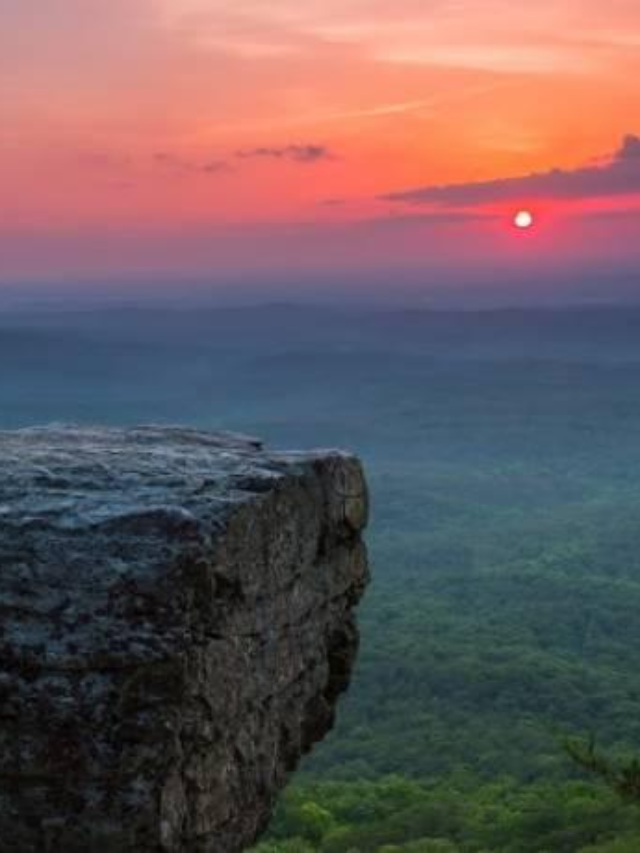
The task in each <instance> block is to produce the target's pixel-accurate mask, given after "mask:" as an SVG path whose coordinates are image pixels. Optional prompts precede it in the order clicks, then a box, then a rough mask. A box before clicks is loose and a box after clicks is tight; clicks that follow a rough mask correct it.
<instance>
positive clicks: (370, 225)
mask: <svg viewBox="0 0 640 853" xmlns="http://www.w3.org/2000/svg"><path fill="white" fill-rule="evenodd" d="M639 68H640V4H639V3H638V0H607V3H602V2H601V0H536V2H535V3H534V2H532V3H529V4H527V3H526V2H517V3H516V2H513V0H233V2H229V0H109V2H108V3H105V2H104V0H46V2H43V0H0V280H9V279H20V278H29V277H33V278H45V277H51V278H64V277H66V276H77V275H82V276H95V277H101V276H107V275H126V274H133V273H136V274H143V273H144V274H153V273H154V272H159V271H162V272H164V273H169V274H172V273H173V274H176V275H177V274H185V275H187V274H189V275H193V274H205V275H209V274H211V275H214V274H224V273H226V272H229V271H233V272H239V271H243V270H248V271H253V272H259V271H262V270H265V271H278V270H287V271H289V272H292V271H293V272H294V273H295V272H297V271H310V272H313V273H314V274H317V273H322V271H323V270H325V269H327V270H328V269H332V270H336V269H340V270H346V271H349V270H359V271H363V270H364V271H366V270H367V269H372V270H375V269H380V268H389V269H392V268H395V267H397V268H412V269H416V270H424V272H425V274H427V273H430V274H432V275H437V274H438V273H439V271H442V270H458V271H459V272H460V273H461V274H464V275H468V274H471V273H474V274H480V273H481V274H482V275H489V274H490V273H491V270H492V269H499V268H507V269H515V270H524V271H526V270H535V269H537V268H539V267H544V268H550V269H553V268H555V267H556V266H557V267H558V268H572V267H573V268H576V269H579V268H590V267H592V266H593V264H595V263H599V264H606V265H612V266H616V267H617V266H619V267H621V268H628V267H629V266H633V265H634V264H637V263H638V262H639V261H640V248H639V246H640V241H639V240H638V239H637V234H638V233H639V230H638V229H639V227H640V74H639V73H638V69H639ZM519 208H526V209H531V210H532V212H533V213H534V215H535V217H536V227H535V228H533V229H531V230H530V231H529V232H526V233H520V232H518V231H517V230H516V229H514V228H513V226H512V216H513V213H514V211H516V210H518V209H519Z"/></svg>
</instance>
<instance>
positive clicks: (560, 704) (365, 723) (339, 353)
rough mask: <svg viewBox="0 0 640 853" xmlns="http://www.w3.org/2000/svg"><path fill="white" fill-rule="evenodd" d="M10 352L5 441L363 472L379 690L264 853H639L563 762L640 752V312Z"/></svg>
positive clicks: (48, 344) (599, 788)
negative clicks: (350, 458)
mask: <svg viewBox="0 0 640 853" xmlns="http://www.w3.org/2000/svg"><path fill="white" fill-rule="evenodd" d="M0 348H1V349H2V355H3V363H4V365H5V368H4V370H5V371H6V365H8V364H9V363H10V364H11V371H10V372H8V371H7V373H6V375H5V376H3V381H2V384H1V385H0V412H1V413H2V414H1V419H2V421H3V424H4V425H5V426H17V425H23V424H28V423H36V422H42V421H48V420H71V419H74V420H79V421H84V422H86V421H107V422H127V423H131V422H139V421H141V420H143V421H150V420H156V421H158V420H159V421H174V422H175V421H187V422H192V423H198V424H201V425H207V426H216V427H229V428H233V429H241V430H246V431H249V432H255V433H257V434H259V435H262V436H266V437H267V438H269V439H270V440H271V441H272V442H273V443H275V444H276V445H283V446H284V445H296V446H311V445H325V446H326V445H342V446H348V447H351V448H353V449H355V450H356V451H358V452H359V453H360V454H361V455H362V456H363V458H364V459H365V462H366V464H367V468H368V471H369V476H370V481H371V487H372V494H373V500H374V517H373V523H372V528H371V536H370V546H371V552H372V558H373V566H374V572H375V582H374V585H373V587H372V589H371V591H370V592H369V594H368V597H367V600H366V603H365V605H364V607H363V610H362V629H363V640H362V652H361V657H360V662H359V667H358V672H357V676H356V678H355V681H354V683H353V687H352V690H351V692H350V693H349V695H348V696H347V697H346V699H345V700H344V702H343V704H342V706H341V711H340V715H339V721H338V726H337V729H336V731H335V732H334V733H333V735H332V736H331V737H330V738H329V739H328V740H327V741H326V742H325V743H324V744H323V745H322V747H320V748H319V749H318V750H317V752H316V753H314V755H313V756H312V758H311V759H310V760H309V761H308V762H307V763H306V765H305V766H304V767H303V769H302V771H301V773H300V775H299V777H298V780H297V782H296V783H295V784H294V785H293V787H292V788H291V789H290V790H289V792H288V793H287V795H286V796H285V798H284V800H283V803H282V806H281V808H280V812H279V815H278V817H277V819H276V821H275V824H274V826H273V828H272V833H271V836H270V838H269V839H267V840H266V841H265V842H264V843H263V844H262V845H261V846H260V847H259V848H258V849H259V850H260V853H285V851H286V853H294V851H295V853H308V851H322V853H399V851H403V853H427V851H433V853H435V851H438V852H439V853H454V851H464V853H467V851H468V852H469V853H472V852H473V853H480V851H484V853H489V851H497V853H529V852H530V853H564V851H566V853H573V851H580V853H632V851H633V853H637V851H638V850H640V816H639V815H638V814H637V813H636V808H635V807H634V806H632V805H628V804H625V803H623V802H622V801H620V800H619V799H618V798H617V797H616V796H615V795H614V794H613V793H611V792H609V791H608V790H607V789H606V788H605V787H604V786H603V785H602V784H601V783H599V782H598V781H597V780H595V779H591V778H588V777H586V776H585V775H584V774H583V773H581V772H580V771H579V770H578V769H577V768H576V767H574V766H573V764H572V763H571V762H570V761H569V759H568V758H567V756H566V754H565V752H564V750H563V747H562V741H563V739H564V738H566V737H567V736H572V735H589V734H590V733H592V732H593V733H596V734H597V737H598V739H599V742H600V743H601V744H602V747H603V748H605V749H607V750H609V751H610V752H611V753H612V754H613V755H618V754H619V755H628V754H632V753H634V752H635V751H638V752H640V671H639V670H638V666H637V661H638V655H639V653H640V618H638V614H639V613H640V312H639V311H635V310H631V309H618V310H614V309H611V310H605V309H593V310H566V311H561V310H559V311H548V312H545V311H511V312H508V311H506V312H489V313H484V314H483V313H480V314H464V313H462V314H437V313H430V312H421V311H414V312H385V311H377V312H370V313H368V314H364V315H362V314H360V313H358V312H356V311H354V310H347V309H335V310H329V309H327V310H326V311H323V310H320V309H318V310H315V311H313V312H312V311H309V312H307V311H305V310H304V309H301V308H295V307H292V306H272V307H269V308H262V309H258V308H256V309H246V310H239V311H217V312H216V311H201V312H198V313H193V312H189V311H183V312H177V311H173V312H163V311H155V312H151V311H148V310H147V309H139V310H138V311H137V312H131V311H125V310H123V311H119V312H113V313H112V315H111V316H110V318H109V317H107V321H106V322H105V316H104V315H103V316H102V317H101V319H100V322H99V323H98V322H97V320H96V318H95V317H94V315H93V314H92V313H91V312H87V313H86V314H83V313H74V314H71V313H70V312H68V311H67V312H58V313H56V314H51V313H47V312H41V313H39V314H34V313H33V312H31V313H29V314H24V315H16V314H14V315H11V316H6V317H4V318H3V330H2V333H1V334H0ZM0 369H1V368H0Z"/></svg>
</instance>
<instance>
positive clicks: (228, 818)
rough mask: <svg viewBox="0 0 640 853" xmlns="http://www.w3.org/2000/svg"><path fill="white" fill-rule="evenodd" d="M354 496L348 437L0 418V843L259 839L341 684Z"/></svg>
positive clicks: (101, 850)
mask: <svg viewBox="0 0 640 853" xmlns="http://www.w3.org/2000/svg"><path fill="white" fill-rule="evenodd" d="M367 511H368V508H367V491H366V485H365V482H364V477H363V473H362V469H361V466H360V464H359V463H358V461H357V460H356V459H355V458H353V457H351V456H349V455H346V454H342V453H339V452H333V451H331V452H318V453H305V454H295V453H292V454H287V453H270V452H267V451H265V450H264V449H263V448H262V446H261V444H260V443H259V442H256V441H253V440H250V439H246V438H243V437H238V436H234V435H231V434H218V433H209V432H202V431H197V430H188V429H179V428H156V427H147V428H138V429H131V430H112V429H76V428H43V429H29V430H21V431H17V432H5V433H0V851H2V853H9V851H10V853H27V851H29V853H41V852H42V853H54V851H55V853H133V851H135V853H147V851H168V853H183V851H184V853H186V851H189V853H239V851H242V850H245V849H246V848H247V847H248V846H250V844H251V843H252V842H253V841H254V840H255V839H256V837H257V836H258V835H259V834H260V832H261V831H262V830H263V829H264V828H265V826H266V824H267V822H268V819H269V817H270V814H271V810H272V807H273V804H274V799H275V797H276V795H277V793H278V791H279V790H280V789H281V787H282V786H283V785H284V783H285V782H286V780H287V776H288V774H289V773H291V771H292V770H293V769H294V768H295V767H296V765H297V763H298V761H299V759H300V757H301V756H302V755H303V754H304V753H305V752H306V751H308V750H309V749H310V747H311V746H312V745H313V744H314V743H315V742H316V741H318V740H319V739H321V738H322V737H323V736H324V735H325V733H326V732H327V731H328V729H329V728H330V727H331V725H332V722H333V714H334V709H335V705H336V700H337V698H338V695H339V694H340V692H341V691H343V690H344V689H345V687H346V686H347V684H348V681H349V677H350V672H351V667H352V664H353V660H354V657H355V653H356V649H357V630H356V626H355V621H354V608H355V606H356V604H357V602H358V600H359V599H360V596H361V594H362V592H363V590H364V587H365V585H366V582H367V561H366V553H365V548H364V545H363V543H362V539H361V533H362V530H363V528H364V526H365V524H366V521H367Z"/></svg>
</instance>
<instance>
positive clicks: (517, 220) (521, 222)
mask: <svg viewBox="0 0 640 853" xmlns="http://www.w3.org/2000/svg"><path fill="white" fill-rule="evenodd" d="M513 224H514V225H515V226H516V228H520V229H522V230H523V231H526V230H527V229H528V228H533V226H534V224H535V219H534V218H533V213H531V211H530V210H519V211H518V212H517V213H516V214H515V215H514V217H513Z"/></svg>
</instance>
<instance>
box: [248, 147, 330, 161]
mask: <svg viewBox="0 0 640 853" xmlns="http://www.w3.org/2000/svg"><path fill="white" fill-rule="evenodd" d="M236 157H239V158H240V159H241V160H252V159H270V160H290V161H292V162H294V163H303V164H307V165H308V164H312V163H319V162H320V161H322V160H333V159H334V156H333V154H332V153H331V151H330V150H329V149H328V148H326V147H325V146H324V145H285V146H282V147H264V148H248V149H241V150H239V151H236Z"/></svg>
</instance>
